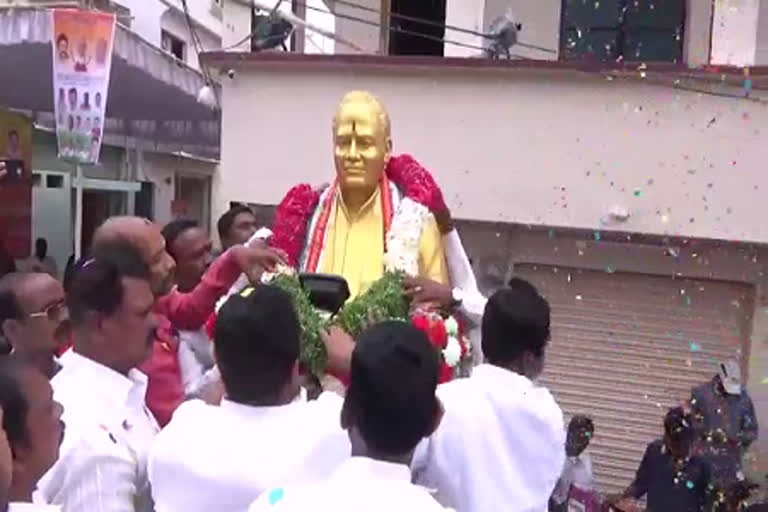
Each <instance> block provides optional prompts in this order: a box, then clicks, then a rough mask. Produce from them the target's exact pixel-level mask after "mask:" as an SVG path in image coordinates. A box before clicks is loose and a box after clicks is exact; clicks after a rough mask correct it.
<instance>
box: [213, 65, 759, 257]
mask: <svg viewBox="0 0 768 512" xmlns="http://www.w3.org/2000/svg"><path fill="white" fill-rule="evenodd" d="M307 83H312V94H311V95H308V94H306V84H307ZM350 89H367V90H370V91H372V92H374V93H375V94H377V95H379V96H380V97H381V99H382V100H383V101H384V102H385V104H386V105H387V106H388V108H389V112H390V114H391V117H392V126H393V136H394V142H395V151H396V152H410V153H413V154H414V155H415V156H416V157H417V158H418V159H419V160H421V161H422V162H423V163H424V164H425V165H426V166H427V167H428V168H429V169H431V170H432V171H433V172H434V174H435V175H436V177H437V178H438V180H439V182H440V184H441V185H442V187H443V189H444V192H445V195H446V198H447V200H448V202H449V204H450V206H451V208H452V209H453V211H454V214H455V216H456V217H460V218H470V219H480V220H488V221H508V222H517V223H523V224H537V225H550V226H567V227H575V228H587V229H595V230H603V229H619V230H622V231H633V232H642V233H655V234H673V235H681V236H691V237H702V238H715V239H731V240H752V241H760V242H768V224H766V223H765V222H764V219H763V218H762V216H761V215H759V214H758V213H757V211H756V210H755V209H754V205H755V204H758V202H759V201H762V200H763V198H764V194H765V191H766V190H768V175H766V173H765V172H763V171H764V167H765V165H764V163H765V150H764V147H763V146H764V143H763V141H764V138H765V134H766V132H768V116H766V110H765V107H764V106H762V105H759V104H756V103H753V102H748V101H745V100H741V99H733V98H723V97H715V96H708V95H701V94H698V93H693V92H685V91H679V90H674V89H672V88H668V87H662V86H653V85H649V84H646V83H643V82H630V81H619V80H614V81H607V80H605V79H604V78H602V77H600V76H585V75H580V74H576V73H575V72H551V71H550V72H543V71H532V70H523V69H518V70H507V71H499V72H479V71H476V70H457V71H455V72H449V71H445V70H428V69H419V70H408V69H407V68H402V67H401V68H397V69H393V68H388V69H381V70H372V71H363V70H361V69H359V68H354V67H349V68H347V69H346V70H345V71H344V72H341V71H340V70H339V69H338V68H335V69H327V70H320V69H317V68H316V69H315V70H313V71H311V70H305V71H301V70H297V69H292V70H290V71H289V70H285V69H284V68H282V69H281V68H278V67H271V68H269V69H265V70H262V71H258V70H254V69H251V70H250V71H249V70H244V69H242V70H240V71H239V72H238V75H237V78H236V79H235V80H233V81H227V82H226V83H224V103H225V109H224V117H223V140H222V173H221V176H220V179H219V180H218V181H217V183H215V186H214V189H215V194H216V197H215V198H214V202H215V205H214V210H215V211H221V209H222V208H223V206H222V205H224V204H225V203H227V202H229V201H247V202H253V203H268V204H274V203H277V202H279V201H280V199H281V198H282V197H283V195H284V194H285V192H286V191H287V190H288V189H289V188H290V187H291V186H293V185H295V184H296V183H299V182H310V183H315V184H317V183H322V182H325V181H328V180H329V179H330V178H332V177H333V173H334V170H333V161H332V149H331V132H330V124H331V118H332V115H333V113H334V109H335V107H336V105H337V103H338V101H339V99H340V98H341V96H342V95H343V94H344V93H345V92H346V91H348V90H350ZM297 98H301V100H300V108H299V107H298V105H299V104H297ZM259 118H263V119H269V120H270V122H269V123H260V122H254V119H259ZM713 119H714V121H713ZM286 134H290V136H286ZM635 190H637V195H636V194H635ZM614 205H619V206H623V207H625V208H627V209H628V210H629V212H630V213H631V217H630V219H629V221H628V222H626V224H624V225H620V226H605V225H603V224H602V223H601V218H603V217H604V216H605V215H606V213H607V212H608V211H609V209H610V208H611V207H612V206H614Z"/></svg>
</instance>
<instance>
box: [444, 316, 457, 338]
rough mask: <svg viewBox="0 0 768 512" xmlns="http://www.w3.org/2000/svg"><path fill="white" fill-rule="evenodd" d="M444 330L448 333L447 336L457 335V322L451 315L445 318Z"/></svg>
mask: <svg viewBox="0 0 768 512" xmlns="http://www.w3.org/2000/svg"><path fill="white" fill-rule="evenodd" d="M445 332H447V333H448V336H454V337H456V336H458V335H459V322H457V321H456V319H455V318H453V317H452V316H449V317H448V318H446V319H445Z"/></svg>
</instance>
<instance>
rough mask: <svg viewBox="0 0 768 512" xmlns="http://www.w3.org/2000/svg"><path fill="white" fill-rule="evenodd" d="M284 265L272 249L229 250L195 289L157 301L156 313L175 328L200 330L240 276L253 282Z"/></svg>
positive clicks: (176, 293)
mask: <svg viewBox="0 0 768 512" xmlns="http://www.w3.org/2000/svg"><path fill="white" fill-rule="evenodd" d="M284 262H285V260H284V258H283V257H282V256H281V255H279V254H278V253H276V252H275V251H273V250H271V249H264V248H260V247H245V246H236V247H232V248H230V249H229V250H227V251H226V252H225V253H224V254H222V255H221V256H219V257H218V258H217V259H216V260H214V262H213V263H212V264H211V266H210V267H209V268H208V270H207V271H206V272H205V274H203V278H202V280H201V281H200V283H199V284H198V285H197V286H196V287H195V289H194V290H192V291H191V292H189V293H181V292H179V291H178V290H173V291H171V293H169V294H168V295H165V296H164V297H161V298H160V299H158V300H157V302H156V303H155V311H157V312H159V313H161V314H164V315H165V316H166V317H168V320H170V321H171V324H173V326H174V327H175V328H176V329H184V330H190V331H194V330H196V329H199V328H200V327H202V325H203V324H204V323H205V321H206V320H207V319H208V315H210V314H211V313H212V312H213V310H214V308H215V307H216V301H218V300H219V298H220V297H221V296H222V295H224V294H225V293H227V291H229V287H230V286H232V285H233V284H234V283H235V281H236V280H237V278H238V277H240V274H241V273H245V274H246V275H247V276H248V278H249V279H250V280H251V281H256V280H258V277H259V275H260V274H261V270H262V269H265V268H266V269H272V268H274V266H275V265H277V264H281V263H284Z"/></svg>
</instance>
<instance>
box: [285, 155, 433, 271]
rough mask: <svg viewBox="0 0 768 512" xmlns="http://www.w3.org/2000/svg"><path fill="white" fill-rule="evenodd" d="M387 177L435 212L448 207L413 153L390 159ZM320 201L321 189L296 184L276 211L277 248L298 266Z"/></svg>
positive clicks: (412, 197) (406, 193)
mask: <svg viewBox="0 0 768 512" xmlns="http://www.w3.org/2000/svg"><path fill="white" fill-rule="evenodd" d="M386 176H387V178H389V179H390V180H392V181H393V182H394V183H395V185H397V187H398V188H399V189H400V190H401V191H402V192H403V194H404V195H405V196H406V197H408V198H410V199H412V200H414V201H416V202H417V203H420V204H422V205H424V206H426V207H427V208H429V210H430V211H432V212H439V211H444V210H446V209H447V207H446V205H445V201H444V200H443V193H442V191H441V190H440V187H438V186H437V183H435V180H434V179H433V178H432V175H431V174H430V173H429V171H427V170H426V169H425V168H424V167H422V166H421V165H420V164H419V163H418V162H417V161H416V160H415V159H414V158H413V157H412V156H410V155H399V156H394V157H392V158H390V159H389V164H388V165H387V169H386ZM319 201H320V192H318V191H317V190H313V189H312V187H311V186H309V185H307V184H301V185H297V186H295V187H293V188H292V189H291V190H290V191H289V192H288V194H286V196H285V197H284V198H283V200H282V201H281V202H280V204H279V205H278V207H277V210H276V211H275V220H274V222H273V226H272V233H273V234H272V238H271V240H270V243H271V245H272V246H273V247H275V248H278V249H281V250H282V251H284V252H285V253H286V254H287V255H288V263H290V264H291V265H292V266H294V267H297V266H298V264H299V258H300V257H301V252H302V251H303V249H304V244H305V241H306V237H307V230H308V229H309V223H310V221H311V220H312V214H313V213H314V212H315V208H316V207H317V203H318V202H319Z"/></svg>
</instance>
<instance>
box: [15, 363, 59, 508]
mask: <svg viewBox="0 0 768 512" xmlns="http://www.w3.org/2000/svg"><path fill="white" fill-rule="evenodd" d="M0 407H2V409H1V412H2V414H0V421H1V422H2V428H3V434H4V436H3V438H2V439H0V442H3V443H4V444H5V446H4V449H7V450H8V451H7V454H9V456H10V461H9V462H10V468H9V469H8V470H4V473H5V474H4V479H3V483H2V485H3V486H5V485H6V484H8V489H7V494H5V493H3V492H2V491H0V496H2V495H5V496H7V501H10V504H9V508H8V510H9V511H10V512H20V511H24V510H27V511H30V512H32V511H39V512H42V511H45V510H57V508H55V507H49V506H47V505H44V504H33V503H32V494H33V492H34V490H35V487H36V486H37V482H38V480H40V478H41V477H42V476H43V474H45V472H46V471H48V469H49V468H50V467H51V466H52V465H53V464H54V463H55V462H56V459H57V458H58V456H59V445H60V444H61V438H62V435H63V433H64V424H63V423H62V422H61V413H62V407H61V404H59V403H58V402H56V401H55V400H53V391H52V390H51V385H50V383H49V382H48V379H47V378H46V377H45V376H44V375H43V374H42V373H40V372H39V371H38V370H37V369H36V368H35V367H34V366H32V365H31V364H29V363H25V362H22V361H17V360H13V359H4V360H2V361H0ZM7 471H10V473H8V472H7ZM9 476H10V482H8V480H7V478H8V477H9ZM4 490H5V489H3V491H4ZM2 510H5V509H2Z"/></svg>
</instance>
